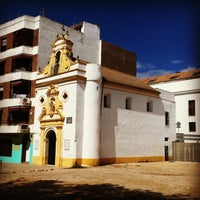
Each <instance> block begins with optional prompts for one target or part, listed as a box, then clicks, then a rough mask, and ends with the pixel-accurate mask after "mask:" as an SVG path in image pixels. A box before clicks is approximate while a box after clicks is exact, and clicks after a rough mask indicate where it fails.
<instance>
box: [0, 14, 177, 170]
mask: <svg viewBox="0 0 200 200" xmlns="http://www.w3.org/2000/svg"><path fill="white" fill-rule="evenodd" d="M25 36H26V37H25ZM0 42H1V43H0V44H1V46H0V72H1V79H0V94H1V100H0V114H1V115H0V116H1V126H0V147H1V148H0V159H1V160H3V162H16V163H19V162H24V161H26V162H30V163H35V164H40V165H43V164H55V165H56V166H60V167H72V166H75V165H99V164H106V163H120V162H134V161H161V160H162V161H164V160H168V159H172V141H174V140H175V118H174V116H175V114H174V112H175V104H174V97H173V94H171V93H169V92H166V91H163V90H155V89H153V88H152V87H150V86H148V85H147V84H144V83H142V82H141V81H139V80H138V79H136V78H135V74H136V55H135V54H134V53H132V52H129V51H127V50H124V49H122V48H120V47H117V46H115V45H112V44H109V43H108V42H105V41H103V40H101V39H100V29H99V27H98V26H97V25H93V24H90V23H87V22H82V23H80V24H77V25H74V26H73V27H68V26H63V25H62V24H59V23H57V22H54V21H52V20H49V19H47V18H45V17H41V16H38V17H30V16H22V17H19V18H17V19H14V20H11V21H10V22H7V23H5V24H2V25H1V26H0ZM51 44H52V45H51Z"/></svg>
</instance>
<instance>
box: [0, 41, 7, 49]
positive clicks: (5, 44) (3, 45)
mask: <svg viewBox="0 0 200 200" xmlns="http://www.w3.org/2000/svg"><path fill="white" fill-rule="evenodd" d="M6 46H7V39H6V38H4V39H2V40H1V52H2V51H5V50H6Z"/></svg>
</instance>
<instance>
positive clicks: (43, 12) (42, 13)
mask: <svg viewBox="0 0 200 200" xmlns="http://www.w3.org/2000/svg"><path fill="white" fill-rule="evenodd" d="M40 14H41V15H42V16H43V17H45V10H44V8H43V9H42V11H40Z"/></svg>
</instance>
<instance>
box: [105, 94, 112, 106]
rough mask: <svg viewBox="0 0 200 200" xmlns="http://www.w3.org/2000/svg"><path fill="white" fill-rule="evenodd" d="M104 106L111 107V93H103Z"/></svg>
mask: <svg viewBox="0 0 200 200" xmlns="http://www.w3.org/2000/svg"><path fill="white" fill-rule="evenodd" d="M104 108H111V95H110V94H106V95H104Z"/></svg>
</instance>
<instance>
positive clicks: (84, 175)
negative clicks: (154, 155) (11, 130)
mask: <svg viewBox="0 0 200 200" xmlns="http://www.w3.org/2000/svg"><path fill="white" fill-rule="evenodd" d="M0 199H2V200H5V199H12V200H13V199H27V200H31V199H34V200H37V199H48V200H49V199H70V200H71V199H80V200H82V199H87V200H91V199H99V200H100V199H101V200H102V199H106V200H108V199H109V200H110V199H140V200H145V199H148V200H149V199H153V200H157V199H179V200H180V199H200V163H191V162H152V163H150V162H149V163H128V164H114V165H104V166H98V167H88V168H70V169H66V168H65V169H63V168H57V167H55V166H50V165H48V166H37V165H31V164H11V163H3V165H2V168H1V171H0Z"/></svg>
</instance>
